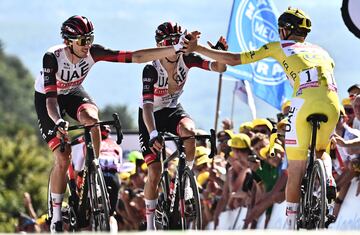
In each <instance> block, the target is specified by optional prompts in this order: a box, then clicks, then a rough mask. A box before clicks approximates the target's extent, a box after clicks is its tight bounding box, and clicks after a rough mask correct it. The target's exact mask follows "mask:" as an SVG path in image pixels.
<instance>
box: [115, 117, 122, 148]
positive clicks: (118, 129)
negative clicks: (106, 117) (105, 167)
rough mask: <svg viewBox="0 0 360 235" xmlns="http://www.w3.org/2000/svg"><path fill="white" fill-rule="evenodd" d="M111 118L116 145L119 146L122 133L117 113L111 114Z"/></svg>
mask: <svg viewBox="0 0 360 235" xmlns="http://www.w3.org/2000/svg"><path fill="white" fill-rule="evenodd" d="M113 118H114V121H115V123H114V127H115V129H116V136H117V139H116V143H117V144H121V142H122V140H123V133H122V130H121V123H120V119H119V115H118V114H117V113H113Z"/></svg>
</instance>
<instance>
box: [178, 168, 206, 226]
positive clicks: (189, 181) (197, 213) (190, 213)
mask: <svg viewBox="0 0 360 235" xmlns="http://www.w3.org/2000/svg"><path fill="white" fill-rule="evenodd" d="M181 183H182V186H181V190H183V192H184V194H185V195H184V200H181V201H180V210H183V211H182V212H181V213H180V215H182V223H183V226H182V228H183V229H185V230H187V229H192V230H200V229H202V214H201V206H200V196H199V190H198V185H197V182H196V179H195V176H194V173H193V172H192V171H191V170H190V169H189V168H188V167H186V168H185V170H184V174H183V176H182V181H181Z"/></svg>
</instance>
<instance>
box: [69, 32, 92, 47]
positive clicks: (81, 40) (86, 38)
mask: <svg viewBox="0 0 360 235" xmlns="http://www.w3.org/2000/svg"><path fill="white" fill-rule="evenodd" d="M70 40H71V41H73V42H75V43H76V44H77V45H78V46H82V47H83V46H85V45H91V44H92V43H93V42H94V35H93V34H90V35H81V36H78V37H77V38H75V39H70Z"/></svg>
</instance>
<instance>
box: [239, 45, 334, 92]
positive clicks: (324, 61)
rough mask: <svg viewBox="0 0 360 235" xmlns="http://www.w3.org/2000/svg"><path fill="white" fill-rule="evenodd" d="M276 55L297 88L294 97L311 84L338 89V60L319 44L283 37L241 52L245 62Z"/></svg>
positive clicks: (243, 62)
mask: <svg viewBox="0 0 360 235" xmlns="http://www.w3.org/2000/svg"><path fill="white" fill-rule="evenodd" d="M267 57H272V58H274V59H275V60H277V61H278V62H279V63H280V64H281V66H282V67H283V69H284V71H285V73H286V75H287V77H288V79H289V80H290V83H291V84H292V86H293V88H294V92H293V97H295V96H298V95H300V94H302V91H303V90H304V89H306V88H309V87H327V88H328V89H329V90H332V91H336V90H337V88H336V82H335V79H334V74H333V71H334V67H335V63H334V60H333V59H332V58H331V57H330V55H329V54H328V53H327V51H325V50H324V49H323V48H321V47H320V46H318V45H315V44H311V43H308V42H297V41H293V40H281V41H278V42H270V43H267V44H265V45H264V46H262V47H261V48H259V49H257V50H255V51H248V52H243V53H240V59H241V64H248V63H252V62H256V61H258V60H261V59H264V58H267Z"/></svg>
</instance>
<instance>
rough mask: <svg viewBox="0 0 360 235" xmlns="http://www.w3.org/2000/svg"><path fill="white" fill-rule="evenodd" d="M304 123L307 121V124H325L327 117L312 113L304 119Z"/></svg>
mask: <svg viewBox="0 0 360 235" xmlns="http://www.w3.org/2000/svg"><path fill="white" fill-rule="evenodd" d="M306 121H308V122H327V121H328V117H327V116H326V115H325V114H321V113H314V114H311V115H309V116H308V117H307V118H306Z"/></svg>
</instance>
